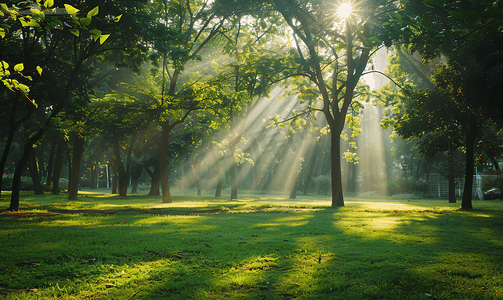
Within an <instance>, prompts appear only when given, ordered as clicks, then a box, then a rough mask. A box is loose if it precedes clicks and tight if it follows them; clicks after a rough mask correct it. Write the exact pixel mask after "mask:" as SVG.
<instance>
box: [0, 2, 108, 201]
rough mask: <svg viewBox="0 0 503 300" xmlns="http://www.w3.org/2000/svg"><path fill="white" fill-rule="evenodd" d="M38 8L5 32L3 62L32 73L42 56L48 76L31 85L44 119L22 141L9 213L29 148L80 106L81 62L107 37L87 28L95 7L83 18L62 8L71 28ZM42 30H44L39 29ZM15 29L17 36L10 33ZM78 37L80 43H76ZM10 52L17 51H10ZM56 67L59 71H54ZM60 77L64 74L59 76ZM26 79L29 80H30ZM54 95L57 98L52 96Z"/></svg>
mask: <svg viewBox="0 0 503 300" xmlns="http://www.w3.org/2000/svg"><path fill="white" fill-rule="evenodd" d="M52 4H53V2H52V1H46V2H45V5H46V6H47V7H46V8H48V7H50V6H52ZM2 7H3V8H5V7H4V6H2ZM41 9H42V8H41V7H40V6H39V9H33V8H32V9H31V12H32V15H35V16H36V17H35V18H32V19H29V18H28V19H27V16H23V17H20V21H21V22H20V23H21V24H20V25H19V26H15V27H12V28H11V29H10V32H11V33H9V38H8V41H9V42H10V44H9V47H8V49H10V50H11V51H9V52H8V55H9V56H8V59H6V60H8V61H12V60H18V61H22V62H23V66H24V67H25V68H28V69H32V70H35V69H38V68H37V66H36V65H35V63H36V62H40V57H44V58H45V59H46V60H45V61H44V63H45V64H47V65H46V66H47V67H45V71H46V72H45V73H44V74H50V75H49V76H43V77H39V80H37V81H32V83H31V87H30V90H31V94H32V95H36V96H37V97H40V98H41V99H42V100H43V101H44V102H42V103H39V104H40V105H39V109H40V110H44V111H45V112H46V113H45V114H41V115H43V117H44V118H43V119H42V120H41V121H40V124H41V126H37V127H33V128H31V130H30V132H31V135H30V136H29V138H28V139H27V140H26V142H25V145H24V150H23V154H22V156H21V158H20V160H19V162H18V165H17V167H16V170H15V172H14V179H13V187H12V190H13V191H12V196H11V205H10V207H9V210H18V209H19V184H20V179H21V172H22V169H23V168H24V166H25V165H26V162H27V161H28V158H29V154H30V152H31V148H32V147H33V145H34V144H35V143H36V142H37V141H38V140H39V139H40V138H41V137H42V136H43V135H44V133H45V132H46V131H47V129H48V128H49V127H50V126H51V124H52V121H53V119H54V118H55V117H56V116H58V114H59V113H60V112H62V111H65V110H66V111H71V110H72V109H75V108H77V107H79V105H81V104H82V102H79V100H80V101H82V100H85V98H83V97H82V94H79V92H81V91H82V90H80V91H79V89H78V88H77V86H78V84H77V83H80V82H82V79H83V78H79V74H80V73H79V72H80V71H81V68H82V66H83V63H84V61H85V60H86V59H87V58H89V57H90V56H91V55H93V54H95V53H96V51H97V50H98V49H99V48H100V47H101V46H102V45H103V43H105V41H106V40H107V38H108V35H106V34H102V31H100V30H98V29H94V28H95V27H94V25H98V22H94V23H93V24H94V25H93V26H90V24H91V22H92V20H93V18H94V17H95V16H96V15H97V14H98V11H99V8H97V7H95V8H93V9H91V10H90V11H89V12H88V14H87V15H86V17H77V13H78V11H79V10H78V9H76V8H74V7H73V6H71V5H66V6H65V11H66V14H67V16H68V18H69V21H70V23H71V24H72V25H70V23H64V22H62V21H61V20H60V19H58V18H55V17H51V18H49V17H47V19H46V14H45V13H44V12H43V11H42V10H41ZM9 10H10V11H12V10H11V9H9ZM35 20H36V21H35ZM49 20H50V21H49ZM105 23H107V22H105ZM112 23H113V21H112ZM16 25H17V23H16ZM74 26H75V27H74ZM42 27H44V28H43V30H42ZM93 27H94V28H93ZM77 28H78V29H77ZM18 29H19V30H20V32H21V35H18V34H12V32H16V30H18ZM48 30H51V34H48ZM67 33H68V34H70V35H71V36H73V37H74V38H73V39H72V40H71V41H69V39H64V38H63V37H64V36H65V34H67ZM79 37H80V38H81V40H80V41H79V40H78V39H79ZM6 38H7V37H6ZM68 44H70V45H73V46H74V47H73V49H74V51H73V52H72V53H71V55H70V59H68V60H66V59H67V58H68V55H67V53H64V52H61V50H62V49H63V48H64V45H68ZM16 47H17V48H16ZM13 49H15V50H17V51H12V50H13ZM19 49H22V51H19ZM19 54H21V56H19ZM37 58H38V59H37ZM54 60H56V61H54ZM58 60H59V61H58ZM57 67H61V68H60V69H59V70H58V69H57ZM39 72H40V71H39ZM62 74H64V75H63V76H61V75H62ZM27 79H28V81H29V79H30V78H27ZM84 82H85V81H84ZM49 86H51V88H52V90H49V89H47V87H49ZM81 87H82V86H81ZM56 92H57V93H58V95H55V93H56ZM40 98H39V99H40ZM70 100H74V101H70ZM39 102H40V101H39Z"/></svg>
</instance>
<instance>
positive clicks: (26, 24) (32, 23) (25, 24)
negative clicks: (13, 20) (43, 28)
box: [19, 18, 40, 27]
mask: <svg viewBox="0 0 503 300" xmlns="http://www.w3.org/2000/svg"><path fill="white" fill-rule="evenodd" d="M19 21H21V25H22V26H23V27H40V24H38V23H37V21H35V20H33V19H29V21H26V18H20V19H19Z"/></svg>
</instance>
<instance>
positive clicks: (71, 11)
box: [65, 4, 79, 15]
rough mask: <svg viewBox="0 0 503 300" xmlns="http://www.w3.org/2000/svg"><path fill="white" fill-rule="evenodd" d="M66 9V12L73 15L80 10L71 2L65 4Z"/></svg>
mask: <svg viewBox="0 0 503 300" xmlns="http://www.w3.org/2000/svg"><path fill="white" fill-rule="evenodd" d="M65 9H66V12H67V13H68V14H69V15H73V14H76V13H78V12H79V10H78V9H76V8H75V7H73V6H71V5H69V4H65Z"/></svg>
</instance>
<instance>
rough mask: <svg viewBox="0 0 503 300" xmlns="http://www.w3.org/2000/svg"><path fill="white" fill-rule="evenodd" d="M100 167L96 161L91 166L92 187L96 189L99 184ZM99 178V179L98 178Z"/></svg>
mask: <svg viewBox="0 0 503 300" xmlns="http://www.w3.org/2000/svg"><path fill="white" fill-rule="evenodd" d="M97 171H98V167H97V166H96V164H95V163H94V162H92V167H91V189H95V188H96V186H97V184H96V182H97V179H96V177H97V174H98V172H97ZM98 180H99V179H98Z"/></svg>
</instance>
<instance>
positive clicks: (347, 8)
mask: <svg viewBox="0 0 503 300" xmlns="http://www.w3.org/2000/svg"><path fill="white" fill-rule="evenodd" d="M352 12H353V6H352V5H351V3H348V2H344V3H342V4H341V5H340V6H339V8H338V9H337V15H338V16H339V17H340V18H341V19H347V18H348V17H349V16H350V15H351V13H352Z"/></svg>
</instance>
